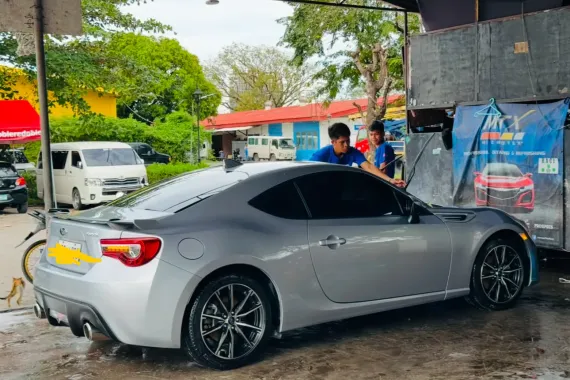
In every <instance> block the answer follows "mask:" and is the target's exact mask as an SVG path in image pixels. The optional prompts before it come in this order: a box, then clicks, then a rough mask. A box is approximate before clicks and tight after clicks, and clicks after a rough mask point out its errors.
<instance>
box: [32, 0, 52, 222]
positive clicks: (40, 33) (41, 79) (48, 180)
mask: <svg viewBox="0 0 570 380" xmlns="http://www.w3.org/2000/svg"><path fill="white" fill-rule="evenodd" d="M34 7H35V11H36V22H35V41H36V66H37V71H38V72H37V76H38V97H39V101H40V125H41V130H42V134H41V141H42V170H43V173H44V175H43V180H44V207H45V210H46V211H48V210H49V209H50V208H52V207H53V201H54V197H53V195H54V185H53V177H52V174H53V170H52V162H51V143H50V132H49V116H48V96H47V86H46V62H45V51H44V12H43V3H42V0H35V1H34Z"/></svg>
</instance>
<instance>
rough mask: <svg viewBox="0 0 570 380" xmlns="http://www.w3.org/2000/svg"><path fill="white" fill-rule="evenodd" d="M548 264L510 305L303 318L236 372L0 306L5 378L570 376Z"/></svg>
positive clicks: (568, 305)
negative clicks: (80, 332) (84, 333)
mask: <svg viewBox="0 0 570 380" xmlns="http://www.w3.org/2000/svg"><path fill="white" fill-rule="evenodd" d="M11 217H12V216H10V218H11ZM18 219H19V218H18V217H16V218H12V219H6V218H4V217H3V218H2V219H0V220H2V222H1V223H3V224H2V225H5V224H6V220H11V221H15V220H18ZM24 223H25V222H24V221H22V222H21V224H24ZM13 239H15V240H17V239H16V237H15V236H14V237H13ZM551 267H552V268H554V269H549V270H546V271H543V272H542V273H541V276H542V278H541V284H540V285H539V286H536V287H533V288H530V289H527V290H526V291H525V293H524V295H523V297H522V299H521V300H520V302H519V303H518V305H517V306H516V307H515V308H514V309H511V310H508V311H504V312H495V313H491V312H484V311H479V310H475V309H473V308H472V307H470V306H468V305H466V304H465V303H464V302H463V301H462V300H454V301H449V302H442V303H437V304H433V305H424V306H420V307H414V308H408V309H404V310H398V311H393V312H387V313H381V314H375V315H371V316H366V317H361V318H355V319H350V320H345V321H340V322H335V323H328V324H324V325H320V326H315V327H312V328H305V329H301V330H298V331H294V332H291V333H287V334H284V336H283V337H282V339H280V340H277V339H275V340H273V341H271V343H270V345H269V348H268V349H267V352H266V354H265V357H264V359H263V361H261V362H259V363H257V364H254V365H251V366H248V367H245V368H241V369H238V370H235V371H231V372H216V371H211V370H206V369H202V368H198V367H197V366H195V365H194V364H193V363H191V362H190V361H189V360H188V359H187V358H186V357H185V356H184V355H183V354H182V353H181V352H179V351H178V350H166V349H147V348H140V347H130V346H125V345H122V344H119V343H114V342H96V343H90V342H88V341H87V340H86V339H85V338H77V337H74V336H73V335H72V334H71V331H69V329H68V328H65V327H57V328H54V327H50V326H49V325H48V323H47V321H46V320H37V319H35V317H34V316H33V315H32V314H31V312H30V311H20V312H12V313H0V378H1V379H5V380H8V379H71V380H79V379H96V378H100V379H109V380H113V379H120V380H128V379H169V380H176V379H196V380H198V379H200V380H214V379H232V380H249V379H260V380H261V379H264V380H273V379H275V380H277V379H284V380H299V379H310V380H313V379H315V380H321V379H330V380H337V379H338V380H346V379H351V380H364V379H410V380H427V379H441V380H443V379H445V380H470V379H493V380H495V379H509V380H519V379H542V380H561V379H567V378H570V285H565V284H561V283H559V281H558V279H559V278H560V277H566V278H570V275H568V273H569V272H568V271H567V270H566V272H565V273H560V272H561V270H560V269H561V268H560V266H559V264H556V262H555V263H554V264H551ZM15 268H17V267H15ZM15 270H16V269H14V271H15ZM8 273H11V272H10V271H8Z"/></svg>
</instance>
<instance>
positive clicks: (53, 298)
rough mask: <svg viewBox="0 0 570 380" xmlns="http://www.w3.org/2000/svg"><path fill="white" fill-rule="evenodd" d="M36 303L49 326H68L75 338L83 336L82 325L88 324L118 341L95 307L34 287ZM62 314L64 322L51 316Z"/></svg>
mask: <svg viewBox="0 0 570 380" xmlns="http://www.w3.org/2000/svg"><path fill="white" fill-rule="evenodd" d="M34 293H35V297H36V302H37V303H38V305H40V307H41V308H42V309H43V310H44V312H45V314H46V316H47V318H48V320H49V321H50V324H52V325H54V326H57V325H58V324H59V325H64V326H69V328H70V329H71V331H72V332H73V334H74V335H76V336H84V334H83V324H85V323H86V322H89V323H90V324H91V325H93V327H95V328H96V329H97V330H99V331H101V332H102V333H103V334H105V335H106V336H107V337H109V338H111V339H113V340H116V341H119V340H118V339H117V337H116V336H115V334H113V332H112V331H111V328H110V327H109V325H108V324H107V323H106V322H105V320H104V319H103V317H102V316H101V314H100V313H99V312H98V311H97V310H96V309H95V307H93V306H91V305H89V304H88V303H84V302H81V301H77V300H73V299H70V298H67V297H62V296H59V295H57V294H54V293H51V292H48V291H47V290H45V289H42V288H40V287H38V286H35V287H34ZM52 312H55V313H62V314H64V315H65V318H66V320H65V321H58V320H57V319H54V318H57V316H55V315H54V314H52Z"/></svg>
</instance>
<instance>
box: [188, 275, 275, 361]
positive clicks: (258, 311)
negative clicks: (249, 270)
mask: <svg viewBox="0 0 570 380" xmlns="http://www.w3.org/2000/svg"><path fill="white" fill-rule="evenodd" d="M190 307H191V309H190V312H189V315H188V319H187V326H186V328H185V329H184V336H183V340H182V341H183V347H184V349H185V351H186V353H187V354H188V355H189V356H190V357H191V358H192V359H193V360H194V361H195V362H197V363H198V364H200V365H203V366H205V367H209V368H213V369H218V370H228V369H234V368H238V367H242V366H244V365H246V364H249V363H252V362H253V361H255V360H256V359H257V357H259V355H260V354H261V353H262V352H263V349H264V347H265V345H266V343H267V340H268V339H269V337H270V335H271V334H272V325H271V321H272V319H271V304H270V300H269V296H268V292H267V291H266V289H265V287H264V286H262V285H261V284H259V283H258V282H257V281H256V280H254V279H252V278H250V277H247V276H242V275H227V276H222V277H219V278H217V279H215V280H212V281H211V282H210V283H208V284H207V285H206V286H205V287H204V288H203V289H202V290H201V291H200V293H199V294H198V296H197V297H196V298H195V300H194V301H193V303H192V304H191V305H190Z"/></svg>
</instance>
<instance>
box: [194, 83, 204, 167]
mask: <svg viewBox="0 0 570 380" xmlns="http://www.w3.org/2000/svg"><path fill="white" fill-rule="evenodd" d="M194 100H195V101H196V124H198V163H200V162H201V160H202V157H201V153H202V140H200V102H202V91H200V89H197V90H196V91H194Z"/></svg>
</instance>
